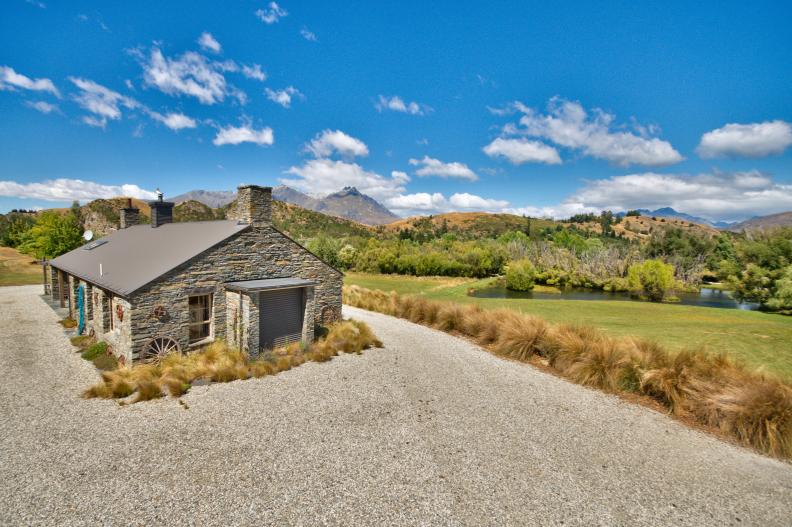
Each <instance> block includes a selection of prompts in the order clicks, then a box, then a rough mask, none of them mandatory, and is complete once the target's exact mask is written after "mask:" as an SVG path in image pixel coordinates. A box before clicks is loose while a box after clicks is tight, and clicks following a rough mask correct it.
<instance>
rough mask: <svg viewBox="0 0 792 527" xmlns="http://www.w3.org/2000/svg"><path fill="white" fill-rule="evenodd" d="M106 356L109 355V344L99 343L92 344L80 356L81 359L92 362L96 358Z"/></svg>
mask: <svg viewBox="0 0 792 527" xmlns="http://www.w3.org/2000/svg"><path fill="white" fill-rule="evenodd" d="M106 354H107V342H97V343H96V344H92V345H90V346H88V347H87V348H85V351H83V352H82V353H81V354H80V357H82V358H83V359H85V360H90V361H92V360H94V359H95V358H96V357H98V356H100V355H106Z"/></svg>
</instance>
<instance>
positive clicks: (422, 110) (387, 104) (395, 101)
mask: <svg viewBox="0 0 792 527" xmlns="http://www.w3.org/2000/svg"><path fill="white" fill-rule="evenodd" d="M374 107H375V108H376V109H377V111H378V112H384V111H388V110H390V111H393V112H401V113H409V114H411V115H424V114H427V113H429V112H431V111H432V109H431V108H430V107H429V106H427V105H425V104H420V103H417V102H415V101H412V102H405V101H404V99H402V98H401V97H399V96H398V95H393V96H390V97H386V96H385V95H380V96H379V98H378V99H377V102H376V103H374Z"/></svg>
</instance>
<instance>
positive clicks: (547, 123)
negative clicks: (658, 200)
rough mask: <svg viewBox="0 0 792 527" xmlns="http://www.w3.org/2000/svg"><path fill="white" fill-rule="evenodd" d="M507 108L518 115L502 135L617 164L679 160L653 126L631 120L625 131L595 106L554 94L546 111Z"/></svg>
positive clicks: (659, 163) (657, 164)
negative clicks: (543, 142)
mask: <svg viewBox="0 0 792 527" xmlns="http://www.w3.org/2000/svg"><path fill="white" fill-rule="evenodd" d="M511 109H513V110H514V111H517V112H519V113H521V114H522V116H521V117H520V119H519V122H518V123H517V124H515V123H509V124H507V125H506V126H505V127H504V134H505V135H523V136H527V137H535V138H540V139H544V140H547V141H549V142H551V143H553V144H555V145H558V146H561V147H564V148H568V149H570V150H576V151H579V152H581V153H583V154H584V155H587V156H590V157H594V158H597V159H604V160H606V161H609V162H610V163H613V164H614V165H618V166H629V165H645V166H664V165H670V164H673V163H678V162H679V161H682V159H683V158H682V156H681V155H680V153H679V152H677V151H676V150H675V149H674V147H673V146H671V143H669V142H668V141H663V140H661V139H659V138H657V137H653V135H654V134H655V132H656V130H655V127H652V126H648V127H647V126H641V125H640V124H638V123H633V124H632V128H633V130H632V131H625V130H624V126H614V121H615V116H614V115H612V114H610V113H607V112H605V111H603V110H600V109H596V108H595V109H593V110H591V112H590V113H589V112H587V111H586V110H585V109H584V108H583V106H582V105H581V104H580V103H579V102H574V101H567V100H564V99H561V98H558V97H554V98H553V99H551V100H550V102H549V103H548V110H547V113H546V114H542V113H540V112H537V111H536V110H534V109H532V108H529V107H527V106H525V105H524V104H522V103H520V102H516V103H514V104H513V105H512V107H511ZM490 111H493V110H492V109H491V110H490ZM504 112H505V111H504V110H496V111H495V113H504Z"/></svg>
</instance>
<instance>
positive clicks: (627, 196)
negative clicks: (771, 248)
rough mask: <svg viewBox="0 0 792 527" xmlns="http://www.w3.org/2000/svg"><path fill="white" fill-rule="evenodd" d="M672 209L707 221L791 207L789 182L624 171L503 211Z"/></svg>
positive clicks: (561, 214) (554, 213)
mask: <svg viewBox="0 0 792 527" xmlns="http://www.w3.org/2000/svg"><path fill="white" fill-rule="evenodd" d="M660 207H672V208H674V209H675V210H678V211H680V212H685V213H687V214H693V215H696V216H702V217H704V218H707V219H710V220H713V221H715V220H726V221H734V220H742V219H745V218H748V217H751V216H757V215H765V214H773V213H776V212H783V211H787V210H790V209H792V185H788V184H782V183H777V182H775V181H774V180H773V178H771V177H770V176H768V175H767V174H763V173H761V172H759V171H756V170H752V171H747V172H734V173H723V172H713V173H705V174H698V175H682V174H659V173H654V172H647V173H639V174H627V175H623V176H614V177H610V178H607V179H600V180H594V181H589V182H587V183H586V184H585V185H584V186H583V187H582V188H581V189H579V190H578V191H576V192H575V193H573V194H572V195H570V196H569V197H568V198H567V199H565V200H564V201H563V202H562V203H559V204H557V205H551V206H546V207H523V208H517V209H509V211H510V212H513V213H515V214H526V215H529V216H550V217H554V218H566V217H569V216H570V215H572V214H577V213H582V212H597V211H601V210H613V211H624V210H628V209H637V208H642V209H643V208H645V209H656V208H660Z"/></svg>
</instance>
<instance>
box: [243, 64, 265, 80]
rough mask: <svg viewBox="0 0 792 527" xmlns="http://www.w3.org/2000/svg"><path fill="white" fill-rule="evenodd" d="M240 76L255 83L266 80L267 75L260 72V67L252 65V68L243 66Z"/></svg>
mask: <svg viewBox="0 0 792 527" xmlns="http://www.w3.org/2000/svg"><path fill="white" fill-rule="evenodd" d="M242 75H244V76H245V77H246V78H248V79H254V80H257V81H264V80H266V79H267V74H266V73H264V72H263V71H262V69H261V66H260V65H258V64H253V65H252V66H245V65H243V66H242Z"/></svg>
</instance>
